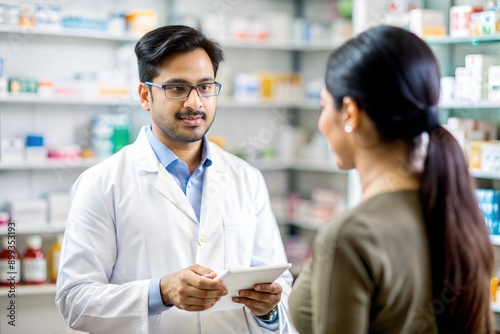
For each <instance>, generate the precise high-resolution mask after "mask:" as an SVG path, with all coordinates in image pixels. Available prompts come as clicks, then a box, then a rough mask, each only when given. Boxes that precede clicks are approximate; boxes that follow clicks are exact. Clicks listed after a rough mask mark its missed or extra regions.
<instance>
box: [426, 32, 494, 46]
mask: <svg viewBox="0 0 500 334" xmlns="http://www.w3.org/2000/svg"><path fill="white" fill-rule="evenodd" d="M424 41H425V42H426V43H427V44H429V45H452V44H471V45H478V44H480V43H497V42H500V34H496V35H488V36H470V37H451V36H445V37H429V38H424Z"/></svg>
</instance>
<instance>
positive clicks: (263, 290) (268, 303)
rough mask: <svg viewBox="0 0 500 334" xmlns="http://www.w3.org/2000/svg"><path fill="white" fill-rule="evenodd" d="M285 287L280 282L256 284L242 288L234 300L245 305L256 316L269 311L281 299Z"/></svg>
mask: <svg viewBox="0 0 500 334" xmlns="http://www.w3.org/2000/svg"><path fill="white" fill-rule="evenodd" d="M282 291H283V289H282V288H281V286H280V285H279V284H278V283H271V284H256V285H255V286H254V287H253V289H247V290H240V291H239V293H238V295H239V297H233V302H235V303H240V304H243V305H245V306H246V307H248V308H249V309H250V311H252V312H253V314H255V315H256V316H261V315H264V314H267V313H269V312H270V311H271V310H272V309H273V308H274V306H276V304H278V303H279V302H280V300H281V292H282Z"/></svg>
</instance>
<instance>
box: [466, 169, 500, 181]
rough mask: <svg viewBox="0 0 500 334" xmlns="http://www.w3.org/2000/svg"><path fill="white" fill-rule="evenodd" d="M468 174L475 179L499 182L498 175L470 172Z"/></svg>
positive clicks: (499, 176) (499, 177) (478, 171)
mask: <svg viewBox="0 0 500 334" xmlns="http://www.w3.org/2000/svg"><path fill="white" fill-rule="evenodd" d="M470 174H471V176H472V177H474V178H477V179H488V180H500V173H494V172H483V171H480V170H470Z"/></svg>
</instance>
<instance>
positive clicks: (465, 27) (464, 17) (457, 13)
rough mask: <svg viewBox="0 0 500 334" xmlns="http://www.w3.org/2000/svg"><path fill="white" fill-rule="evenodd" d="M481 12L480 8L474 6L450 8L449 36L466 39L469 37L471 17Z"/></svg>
mask: <svg viewBox="0 0 500 334" xmlns="http://www.w3.org/2000/svg"><path fill="white" fill-rule="evenodd" d="M482 11H483V8H482V7H476V6H469V5H463V6H452V7H450V36H452V37H467V36H470V35H471V26H470V23H471V16H472V14H474V13H480V12H482Z"/></svg>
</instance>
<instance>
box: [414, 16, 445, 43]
mask: <svg viewBox="0 0 500 334" xmlns="http://www.w3.org/2000/svg"><path fill="white" fill-rule="evenodd" d="M409 18H410V24H409V26H410V31H411V32H413V33H414V34H416V35H417V36H419V37H422V38H426V37H438V36H445V35H446V26H445V24H444V14H443V12H442V11H439V10H430V9H412V10H411V11H410V13H409Z"/></svg>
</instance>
